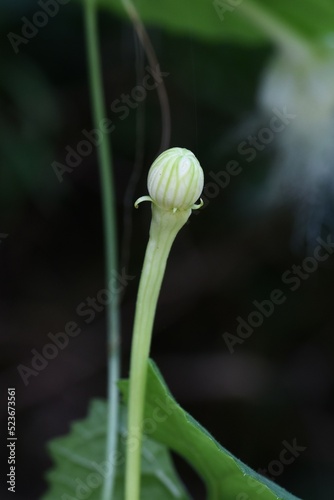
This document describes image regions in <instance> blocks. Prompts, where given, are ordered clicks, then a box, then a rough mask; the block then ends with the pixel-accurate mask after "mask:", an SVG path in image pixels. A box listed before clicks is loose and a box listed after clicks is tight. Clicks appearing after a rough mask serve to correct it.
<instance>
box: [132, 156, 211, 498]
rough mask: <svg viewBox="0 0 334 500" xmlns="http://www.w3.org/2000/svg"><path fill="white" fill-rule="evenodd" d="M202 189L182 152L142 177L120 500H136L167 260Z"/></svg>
mask: <svg viewBox="0 0 334 500" xmlns="http://www.w3.org/2000/svg"><path fill="white" fill-rule="evenodd" d="M202 189H203V171H202V168H201V166H200V164H199V163H198V161H197V159H196V158H195V156H194V155H193V154H192V153H191V152H190V151H188V150H186V149H181V148H172V149H169V150H167V151H165V152H164V153H162V154H161V155H160V156H159V157H158V158H157V159H156V160H155V162H154V163H153V165H152V167H151V169H150V172H149V176H148V190H149V193H150V196H144V197H142V198H139V200H137V202H136V205H135V206H138V203H140V202H142V201H151V202H152V222H151V227H150V237H149V242H148V245H147V249H146V254H145V259H144V264H143V270H142V274H141V279H140V285H139V290H138V296H137V304H136V314H135V321H134V330H133V340H132V348H131V363H130V387H129V403H128V440H127V461H126V478H125V500H139V498H140V471H141V443H142V423H143V415H144V401H145V387H146V375H147V360H148V357H149V351H150V345H151V337H152V329H153V322H154V317H155V310H156V306H157V301H158V296H159V292H160V288H161V283H162V280H163V276H164V273H165V269H166V264H167V259H168V255H169V252H170V249H171V247H172V244H173V242H174V240H175V237H176V235H177V233H178V232H179V231H180V229H181V228H182V227H183V226H184V225H185V223H186V222H187V220H188V218H189V217H190V215H191V212H192V210H193V209H197V208H199V207H200V206H201V204H198V205H194V203H195V201H196V200H197V199H198V197H199V195H200V194H201V192H202Z"/></svg>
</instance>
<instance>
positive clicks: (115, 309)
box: [85, 0, 120, 500]
mask: <svg viewBox="0 0 334 500" xmlns="http://www.w3.org/2000/svg"><path fill="white" fill-rule="evenodd" d="M95 4H96V2H95V0H85V29H86V42H87V58H88V70H89V78H90V88H91V100H92V108H93V120H94V126H95V128H96V129H98V130H100V131H101V127H100V126H101V123H102V120H103V119H104V118H105V111H104V109H105V107H104V97H103V84H102V76H101V75H102V69H101V60H100V52H99V43H98V27H97V9H96V5H95ZM101 134H102V131H101ZM97 154H98V161H99V169H100V183H101V196H102V212H103V225H104V239H105V266H106V275H107V281H108V283H109V282H110V280H111V279H112V278H113V274H114V273H115V272H116V269H117V267H118V262H117V231H116V216H115V199H114V198H115V197H114V182H113V175H112V156H111V148H110V145H109V139H108V137H107V136H106V135H104V136H103V140H102V143H101V144H100V146H99V147H98V148H97ZM113 288H114V287H111V289H110V292H111V297H112V299H111V301H110V303H109V304H108V306H107V331H108V429H107V445H106V460H107V462H108V463H110V464H111V467H110V474H108V475H107V477H106V478H105V481H104V485H103V491H102V499H103V500H111V498H112V492H113V487H114V481H115V465H114V464H115V457H116V454H117V438H118V417H119V397H118V387H117V382H118V380H119V375H120V313H119V296H118V293H117V291H114V290H113Z"/></svg>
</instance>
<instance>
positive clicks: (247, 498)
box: [120, 361, 297, 500]
mask: <svg viewBox="0 0 334 500" xmlns="http://www.w3.org/2000/svg"><path fill="white" fill-rule="evenodd" d="M120 388H121V391H122V393H123V394H124V396H125V398H126V397H127V393H128V381H125V380H123V381H121V382H120ZM144 422H145V423H146V425H145V427H147V428H148V429H150V437H153V438H154V439H156V440H157V441H159V442H161V443H163V444H165V445H166V446H168V447H170V448H171V449H172V450H174V451H176V452H177V453H178V454H180V455H181V456H182V457H184V458H185V459H186V460H187V461H188V462H189V463H190V464H191V465H192V466H193V467H194V469H195V470H196V471H197V472H198V474H199V475H200V476H201V477H202V478H203V480H204V481H205V483H206V486H207V491H208V499H210V500H222V499H224V500H259V499H260V500H278V499H279V500H297V497H295V496H294V495H292V494H290V493H288V492H287V491H285V490H284V489H283V488H281V487H280V486H278V485H277V484H275V483H273V482H272V481H270V480H268V479H266V478H265V477H263V476H261V475H260V474H258V473H257V472H255V471H253V470H252V469H251V468H250V467H248V466H247V465H245V464H244V463H242V462H241V461H240V460H238V459H237V458H236V457H234V456H233V455H232V454H231V453H230V452H228V451H227V450H226V449H225V448H223V447H222V446H221V445H220V444H219V443H218V442H217V441H216V440H215V439H214V438H213V437H212V436H211V435H210V434H209V433H208V432H207V431H206V430H205V429H204V428H203V427H202V426H201V425H200V424H199V423H198V422H196V421H195V420H194V419H193V418H192V417H191V416H190V415H189V414H188V413H186V412H185V411H184V410H183V409H182V408H181V407H180V406H179V405H178V404H177V403H176V401H175V400H174V398H173V396H172V395H171V394H170V392H169V390H168V387H167V386H166V384H165V382H164V380H163V378H162V376H161V374H160V372H159V370H158V369H157V367H156V365H155V364H154V363H153V362H152V361H149V363H148V373H147V386H146V400H145V420H144ZM149 423H150V425H149Z"/></svg>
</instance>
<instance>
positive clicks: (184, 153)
mask: <svg viewBox="0 0 334 500" xmlns="http://www.w3.org/2000/svg"><path fill="white" fill-rule="evenodd" d="M203 184H204V174H203V170H202V167H201V165H200V164H199V162H198V160H197V158H196V156H195V155H194V154H193V153H192V152H191V151H189V150H188V149H184V148H171V149H167V150H166V151H164V152H163V153H162V154H161V155H159V156H158V158H157V159H156V160H155V161H154V162H153V164H152V166H151V168H150V171H149V173H148V179H147V187H148V191H149V193H150V197H151V198H152V201H153V202H154V203H155V204H156V205H158V206H159V207H160V208H163V209H165V210H188V209H190V208H192V207H193V205H194V203H195V202H196V201H197V200H198V198H199V196H200V194H201V193H202V190H203Z"/></svg>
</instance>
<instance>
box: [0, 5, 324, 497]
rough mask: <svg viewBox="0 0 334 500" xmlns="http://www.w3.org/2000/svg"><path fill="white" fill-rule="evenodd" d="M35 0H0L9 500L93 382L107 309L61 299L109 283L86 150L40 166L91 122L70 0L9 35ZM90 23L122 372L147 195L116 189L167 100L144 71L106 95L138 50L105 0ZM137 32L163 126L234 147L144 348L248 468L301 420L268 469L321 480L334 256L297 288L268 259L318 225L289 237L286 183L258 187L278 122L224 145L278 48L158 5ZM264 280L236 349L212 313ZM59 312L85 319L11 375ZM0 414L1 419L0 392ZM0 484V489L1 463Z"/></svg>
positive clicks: (248, 128) (132, 71) (37, 481)
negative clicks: (112, 226) (64, 168)
mask: <svg viewBox="0 0 334 500" xmlns="http://www.w3.org/2000/svg"><path fill="white" fill-rule="evenodd" d="M105 3H107V2H105ZM111 3H112V2H111ZM197 3H198V2H197ZM267 3H268V2H267ZM211 7H212V9H213V18H214V17H215V16H216V17H217V19H216V21H215V22H216V23H220V24H221V29H222V30H223V29H224V27H225V24H226V25H227V23H228V22H229V21H228V17H227V15H226V20H224V22H221V21H220V19H219V17H218V14H217V13H215V11H214V7H213V6H211ZM37 9H38V6H37V4H36V2H35V1H28V0H25V1H18V0H17V1H16V2H15V5H14V4H13V3H12V2H10V1H7V0H2V1H1V5H0V30H1V38H0V40H1V42H0V43H1V50H0V61H1V78H0V129H1V133H0V155H1V166H0V220H1V223H0V233H1V235H2V236H1V240H0V242H1V244H0V273H1V281H0V283H1V292H0V293H1V295H0V304H1V315H0V324H1V367H2V373H1V389H2V399H3V401H5V399H6V393H7V387H8V386H15V387H16V400H17V436H18V442H17V459H18V463H17V494H16V498H17V499H18V500H30V499H35V498H39V497H40V496H41V495H42V494H43V492H44V491H45V489H46V482H45V480H44V475H45V472H46V471H47V470H48V469H49V468H50V466H51V461H50V459H49V457H48V454H47V450H46V443H47V442H48V441H49V440H50V439H51V438H53V437H56V436H59V435H63V434H65V433H66V432H67V431H68V430H69V427H70V424H71V422H72V421H73V420H75V419H80V418H83V417H84V416H85V415H86V412H87V407H88V403H89V401H90V399H91V398H93V397H95V398H96V397H104V396H105V395H106V321H105V313H104V310H102V311H100V312H98V313H97V314H96V317H95V319H94V321H92V322H91V323H90V324H86V323H85V322H84V320H83V318H82V317H79V316H78V315H77V313H76V308H77V306H78V304H80V303H81V302H82V301H84V300H85V299H86V297H88V296H90V297H96V294H97V293H98V291H99V290H100V289H102V288H104V287H105V275H104V255H103V232H102V217H101V207H100V201H101V199H100V188H99V175H98V166H97V157H96V150H95V148H94V150H93V152H92V154H90V155H88V156H87V157H85V158H84V159H83V160H82V162H81V164H80V165H79V166H77V167H76V168H75V169H73V172H71V173H70V172H66V173H64V175H63V180H62V182H59V180H58V179H57V176H56V174H55V171H54V169H53V168H52V163H53V162H55V161H57V162H60V163H63V164H64V163H65V156H66V150H65V148H66V146H70V147H72V148H75V147H76V146H77V144H78V142H79V141H80V140H82V139H83V135H82V130H83V129H87V130H91V129H92V128H93V123H92V115H91V107H90V97H89V86H88V77H87V66H86V53H85V39H84V31H83V17H82V8H81V5H80V3H79V2H74V1H73V2H70V3H69V4H66V5H61V6H60V8H59V13H58V14H57V16H54V18H52V19H50V20H49V22H48V24H47V26H45V27H43V28H40V29H39V31H38V33H37V34H36V36H33V37H32V38H31V39H29V40H28V42H27V43H23V42H22V43H21V42H20V43H19V44H18V45H17V48H18V53H17V54H16V53H15V50H14V49H13V46H12V44H11V40H10V39H9V38H8V33H10V32H12V33H16V34H19V35H20V34H21V30H22V25H23V21H22V17H23V16H26V17H27V18H28V19H32V17H33V15H34V13H35V12H36V10H37ZM165 9H168V7H165ZM228 14H229V15H230V16H234V15H235V13H234V12H230V13H228ZM190 17H191V16H190ZM188 21H189V19H188ZM188 21H187V22H188ZM189 23H190V21H189ZM189 23H188V24H189ZM188 24H187V26H188ZM215 27H216V28H217V26H216V24H215ZM100 29H101V54H102V58H103V67H104V73H103V78H104V87H105V93H106V106H107V116H108V117H109V118H110V119H112V120H113V122H114V124H115V127H116V128H115V130H114V131H113V132H112V133H111V134H110V140H111V144H112V149H113V160H114V175H115V183H116V202H117V207H116V208H117V219H118V236H119V247H120V249H121V251H120V254H121V256H120V259H121V261H120V267H122V266H125V268H126V273H127V274H129V275H131V276H135V279H132V280H130V281H129V285H128V286H127V287H126V289H125V292H124V295H123V299H122V305H121V310H122V374H123V376H124V377H127V375H128V363H129V352H130V341H131V330H132V322H133V315H134V308H135V300H136V292H137V287H138V280H139V275H140V270H141V265H142V261H143V256H144V251H145V246H146V243H147V239H148V229H149V223H150V210H149V206H148V205H142V206H141V207H140V210H138V211H134V210H130V211H129V209H127V208H126V206H127V205H128V204H129V203H128V201H129V200H128V201H126V200H127V195H126V193H127V189H128V185H129V181H130V178H131V175H132V173H133V169H134V168H135V167H134V165H135V163H136V159H137V160H138V158H140V157H142V158H143V162H142V171H141V174H140V178H139V181H138V182H137V184H136V186H135V190H134V193H133V195H134V196H133V199H131V205H132V202H133V201H134V199H135V198H137V197H138V196H141V195H144V194H146V193H147V190H146V174H147V171H148V169H149V166H150V164H151V163H152V161H153V160H154V158H155V156H156V155H157V153H158V151H159V145H160V138H161V131H162V129H163V127H164V120H163V119H162V117H161V111H160V106H159V100H158V96H157V93H156V91H155V90H153V91H150V92H148V94H147V97H146V99H144V100H143V101H142V102H140V104H139V105H138V107H136V108H134V109H130V112H129V115H128V117H127V118H126V119H124V120H120V117H119V114H118V115H117V113H115V112H113V111H111V109H110V105H111V104H112V103H113V102H114V100H115V99H119V98H120V96H121V95H122V93H125V94H127V93H131V91H132V89H133V88H134V87H135V86H136V85H137V84H138V81H137V80H138V78H140V77H142V76H143V74H144V75H145V69H143V68H145V66H146V65H147V64H148V63H147V61H146V59H145V56H144V55H143V54H142V52H141V50H140V47H139V43H138V40H137V38H136V35H135V33H134V30H133V27H132V26H131V23H129V22H128V21H127V20H126V19H125V16H124V17H116V15H115V14H114V13H113V10H112V9H109V10H108V9H105V10H103V12H102V15H101V17H100ZM148 32H149V35H150V37H151V41H152V44H153V46H154V48H155V51H156V54H157V57H158V60H159V63H160V66H161V69H162V71H166V72H168V73H169V76H168V77H166V78H165V79H164V82H165V85H166V90H167V94H168V98H169V103H170V111H171V121H172V127H171V142H170V146H181V147H186V148H189V149H191V150H192V151H193V152H194V153H195V154H196V156H197V157H198V159H199V160H200V162H201V164H202V166H203V169H204V171H205V174H206V178H207V181H211V180H212V179H211V178H210V177H209V173H210V172H216V173H219V172H221V171H223V170H225V167H226V164H227V163H228V162H229V161H231V160H236V161H238V162H239V165H240V166H241V168H242V172H241V173H240V174H239V175H237V176H235V177H233V178H231V181H230V183H229V185H228V186H227V187H226V188H224V189H218V190H217V189H215V188H214V187H211V190H207V191H206V199H207V200H208V202H207V203H206V206H205V207H204V208H203V209H202V210H201V211H200V213H198V214H196V216H195V215H193V216H192V217H191V219H190V222H189V224H188V225H187V226H186V227H185V228H184V229H183V230H182V232H181V233H180V235H179V236H178V238H177V241H176V243H175V245H174V247H173V251H172V254H171V256H170V260H169V264H168V268H167V274H166V278H165V281H164V284H163V288H162V292H161V297H160V301H159V307H158V311H157V317H156V322H155V328H154V338H153V345H152V352H151V356H152V358H153V359H154V360H155V361H156V362H157V364H158V366H159V367H160V369H161V371H162V373H163V375H164V377H165V379H166V381H167V383H168V385H169V387H170V389H171V391H172V393H173V394H174V395H175V397H176V399H177V400H178V401H179V402H180V403H181V405H182V406H183V407H184V408H185V409H186V410H188V411H189V412H190V413H191V414H192V415H193V416H194V417H195V418H196V419H197V420H199V422H200V423H201V424H202V425H203V426H204V427H206V428H207V429H208V430H209V431H210V432H211V433H212V434H213V435H214V436H215V437H216V438H217V440H218V441H220V443H222V444H223V446H225V447H226V448H227V449H229V450H230V451H231V452H232V453H233V454H235V455H236V456H237V457H239V458H240V459H241V460H243V461H244V462H245V463H247V464H248V465H250V466H251V467H253V468H254V469H256V470H259V469H266V468H267V467H268V464H270V462H271V461H272V460H276V459H278V456H279V454H280V452H281V450H282V449H283V445H282V442H283V441H288V442H292V441H293V439H296V440H297V443H298V444H299V445H301V446H304V447H306V450H305V451H304V452H302V453H301V455H300V457H298V459H296V461H295V462H294V463H293V464H291V465H289V466H286V467H285V469H284V471H283V473H282V474H281V475H280V476H279V477H277V478H276V481H277V482H278V483H279V484H281V485H282V486H284V487H285V488H287V489H288V490H291V491H292V492H293V493H294V494H295V495H297V496H299V497H301V498H303V499H306V500H311V499H320V498H324V499H328V498H331V497H332V487H333V473H334V460H333V459H334V456H333V449H334V420H333V417H334V407H333V376H334V373H333V335H332V331H333V324H334V312H333V311H334V309H333V303H334V302H333V299H334V291H333V279H334V256H331V257H329V258H328V260H326V261H325V262H323V263H320V264H319V268H318V269H317V270H315V271H314V272H310V273H309V274H308V276H307V278H305V279H301V283H300V287H298V290H296V291H294V292H292V291H291V290H290V287H289V286H287V284H284V282H282V275H283V273H285V272H286V271H289V270H290V269H292V266H293V265H294V264H296V265H301V264H302V263H303V261H304V259H305V257H306V256H312V255H313V248H314V244H315V239H316V237H317V235H316V234H313V235H312V237H311V238H310V239H309V238H308V237H307V234H306V233H307V231H305V234H306V235H305V237H304V236H302V237H300V235H299V236H298V238H299V243H298V245H295V244H294V243H293V242H294V241H295V239H296V238H295V236H296V213H297V212H298V210H296V206H297V208H298V203H299V201H298V200H299V199H298V196H297V197H296V199H293V197H292V198H291V199H290V202H289V203H282V204H281V205H280V206H278V205H277V203H273V207H274V208H272V209H270V205H268V204H264V202H263V204H262V202H261V199H262V198H261V197H262V194H261V193H262V190H263V189H265V186H266V179H268V176H270V175H271V171H272V165H273V164H274V162H275V161H276V159H277V156H278V155H279V151H278V149H279V147H281V143H278V144H275V143H276V142H277V141H276V138H275V137H274V139H273V140H272V141H270V144H268V146H267V145H266V147H265V148H263V150H259V151H258V152H257V154H256V158H255V159H254V161H251V162H248V161H247V157H246V156H244V155H242V154H241V153H240V150H238V147H239V146H240V143H241V142H242V141H244V140H248V139H247V138H248V136H249V135H250V134H255V135H256V133H257V132H258V130H259V129H261V127H264V126H266V124H267V122H268V119H267V117H265V116H263V113H262V112H261V110H259V108H258V106H257V102H258V89H259V85H260V82H261V78H262V75H263V71H264V69H265V68H266V67H267V64H268V62H269V61H270V59H271V58H272V57H273V56H274V54H275V53H276V50H277V49H276V47H275V45H274V44H273V43H272V41H270V40H269V39H267V40H259V41H258V42H257V43H255V42H256V40H255V42H254V43H250V42H249V43H248V42H247V43H241V42H240V43H237V41H235V40H232V39H228V38H227V39H225V40H220V39H219V37H216V38H215V37H214V36H213V37H212V39H209V38H210V37H208V39H206V37H205V36H204V35H203V36H202V35H201V36H197V33H196V31H195V30H194V32H192V31H191V29H185V30H184V32H182V28H180V27H179V28H178V29H177V30H175V31H174V32H173V30H171V29H167V30H166V29H165V27H164V26H163V22H161V23H160V24H159V23H154V22H151V23H149V24H148ZM26 40H27V39H26ZM260 42H261V43H260ZM12 43H13V39H12ZM142 72H143V73H142ZM333 88H334V87H333ZM333 92H334V91H333ZM304 105H305V107H306V108H307V106H308V105H309V101H305V103H304ZM262 120H263V121H262ZM332 133H333V130H329V131H328V134H332ZM313 139H314V137H313ZM280 140H282V141H283V139H280ZM308 140H309V141H312V136H311V135H310V137H309V138H308ZM306 142H307V141H306ZM137 168H138V166H137ZM314 169H315V171H316V169H317V165H314ZM333 175H334V172H333ZM302 180H303V179H302V177H301V178H300V182H302ZM214 192H215V194H214V195H213V193H214ZM320 198H321V196H320ZM325 209H326V206H325ZM329 220H330V214H329ZM299 229H300V227H299ZM301 229H302V231H301V233H302V234H303V228H301ZM330 234H331V229H330V224H329V225H326V226H324V225H320V226H319V234H318V236H322V237H323V238H324V239H325V240H326V238H327V237H328V235H330ZM129 235H130V236H129ZM127 256H128V257H127ZM274 289H281V290H282V291H284V294H285V296H286V300H285V302H284V304H282V305H279V306H276V308H275V311H274V312H273V314H271V316H270V317H269V318H267V319H265V321H263V324H262V325H261V326H259V327H257V328H254V333H253V334H252V335H251V336H250V337H249V338H247V339H246V340H245V341H244V342H243V343H240V344H235V345H234V348H233V350H234V352H233V353H231V352H230V350H229V348H228V346H227V344H226V341H225V340H224V337H223V335H224V333H225V332H229V333H231V334H233V335H236V330H237V325H238V321H237V318H238V317H239V316H240V317H242V318H244V319H245V320H247V317H248V315H249V314H250V313H251V312H252V311H254V310H256V308H255V306H254V304H253V301H255V300H258V301H260V302H261V301H263V300H268V299H269V298H270V294H271V293H272V291H273V290H274ZM68 321H76V322H77V323H78V325H79V326H80V328H81V329H82V332H81V333H80V335H79V336H77V337H75V338H72V339H71V340H70V342H69V345H68V346H67V348H66V349H64V351H63V352H61V353H60V355H58V356H57V357H56V358H55V359H53V360H50V361H49V364H48V366H47V367H46V368H45V369H44V370H43V371H41V372H40V373H39V374H38V375H36V376H34V375H32V376H31V377H29V383H28V385H25V384H24V383H23V380H22V378H21V377H20V376H19V374H18V370H17V366H18V365H20V364H23V365H25V366H31V358H32V353H31V350H32V349H36V350H37V351H38V352H41V350H42V348H43V346H44V345H45V343H46V342H47V341H48V337H47V335H48V333H49V332H52V333H53V334H55V333H57V332H62V331H63V330H64V326H65V325H66V323H67V322H68ZM225 338H226V337H225ZM3 417H4V420H3V424H2V429H3V430H4V434H5V433H6V431H5V429H6V420H5V417H6V408H5V405H4V406H3ZM6 455H7V450H6V448H5V446H4V445H3V446H2V448H1V456H2V457H3V459H4V460H5V459H6ZM175 461H176V464H177V467H178V470H179V471H180V474H181V477H182V478H183V480H184V481H185V482H186V484H187V486H188V488H189V490H190V491H191V493H192V495H193V497H194V498H198V499H203V498H204V497H205V495H204V490H203V486H202V485H201V483H200V481H199V479H198V478H196V476H195V474H194V473H193V472H192V471H191V470H190V468H189V467H188V466H187V465H186V464H184V463H183V461H182V460H181V459H179V458H178V457H176V458H175ZM4 470H6V468H5V469H4ZM0 488H1V490H0V491H1V497H2V498H7V496H8V492H7V487H6V484H5V480H4V478H3V479H2V482H1V486H0Z"/></svg>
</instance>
